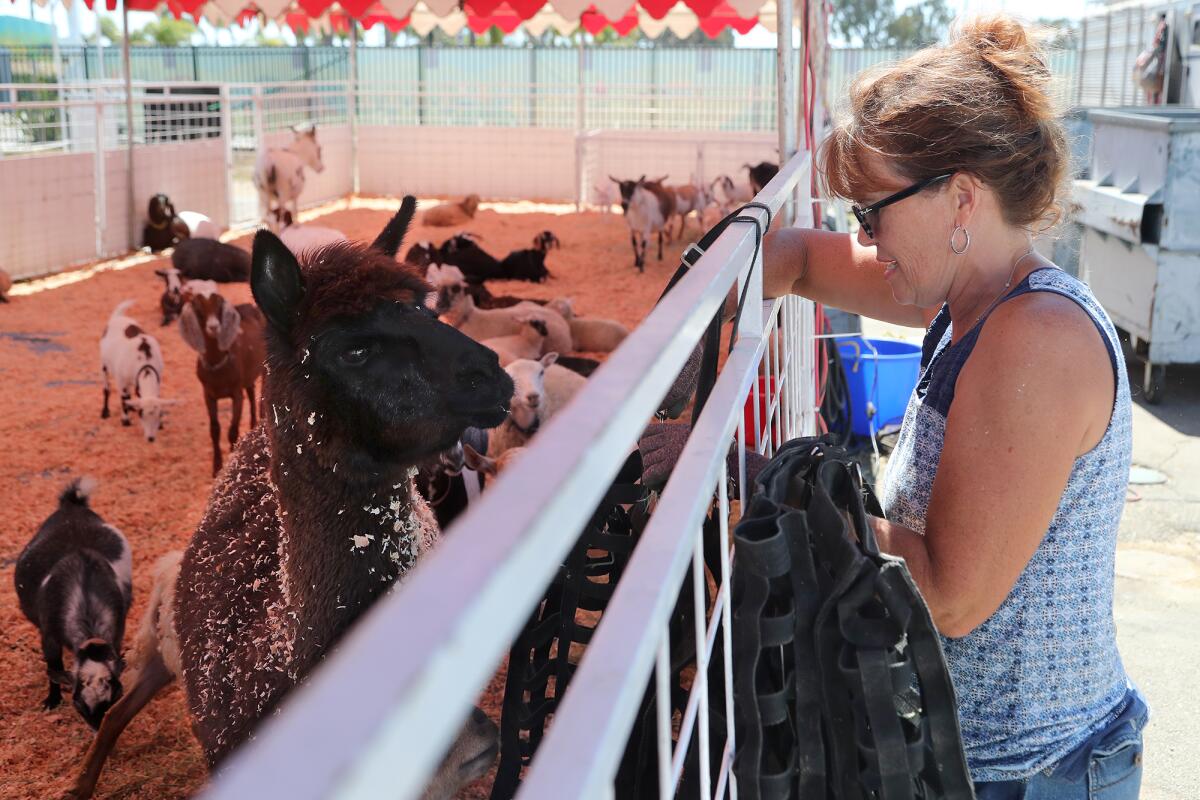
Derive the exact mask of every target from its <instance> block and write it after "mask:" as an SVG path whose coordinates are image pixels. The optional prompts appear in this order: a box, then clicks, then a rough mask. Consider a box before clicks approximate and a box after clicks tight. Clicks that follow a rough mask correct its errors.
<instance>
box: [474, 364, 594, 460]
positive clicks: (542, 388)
mask: <svg viewBox="0 0 1200 800" xmlns="http://www.w3.org/2000/svg"><path fill="white" fill-rule="evenodd" d="M557 360H558V353H547V354H546V355H544V356H542V357H541V358H540V359H539V360H537V361H534V360H532V359H528V358H520V359H517V360H516V361H513V362H512V363H511V364H509V365H508V366H506V367H505V368H504V371H505V372H507V373H508V376H509V377H510V378H512V380H513V396H512V402H511V404H510V405H509V412H508V418H507V419H506V420H504V422H502V423H501V424H500V426H499V427H498V428H494V429H493V430H491V431H490V432H489V434H488V451H487V454H488V455H489V456H491V457H492V458H498V457H499V456H500V455H501V454H503V453H504V452H505V451H506V450H510V449H512V448H514V447H522V446H524V445H525V443H526V442H528V441H529V439H530V437H531V436H533V435H534V434H535V433H537V432H538V429H539V428H540V427H541V425H542V423H543V422H545V421H546V420H548V419H550V418H551V417H552V416H554V414H555V413H556V412H558V411H559V409H561V408H563V407H564V406H565V405H566V404H567V403H568V402H569V401H570V399H571V398H572V397H574V396H575V393H576V392H578V391H579V390H580V389H581V388H582V387H583V385H584V384H585V383H587V379H586V378H584V377H583V376H582V375H580V374H579V373H577V372H572V371H571V370H569V369H567V368H566V367H560V366H558V365H557V364H555V363H554V362H555V361H557Z"/></svg>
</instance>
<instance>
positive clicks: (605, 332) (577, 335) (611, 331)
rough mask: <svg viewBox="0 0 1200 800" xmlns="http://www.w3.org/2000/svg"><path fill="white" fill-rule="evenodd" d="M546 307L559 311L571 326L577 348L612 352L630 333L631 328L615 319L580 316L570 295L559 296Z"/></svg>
mask: <svg viewBox="0 0 1200 800" xmlns="http://www.w3.org/2000/svg"><path fill="white" fill-rule="evenodd" d="M546 308H549V309H553V310H554V311H557V312H558V313H559V314H561V315H562V317H563V319H565V320H566V321H567V324H568V325H570V326H571V340H572V341H573V342H574V343H575V349H576V350H583V351H586V352H589V353H611V352H612V351H613V350H616V349H617V347H619V346H620V344H621V342H623V341H625V337H626V336H628V335H629V329H628V328H626V327H625V326H624V325H622V324H621V323H619V322H616V321H614V320H611V319H593V318H591V317H580V316H578V315H577V314H576V313H575V304H574V303H573V302H572V301H571V298H569V297H557V298H555V299H553V300H551V301H550V302H549V303H546Z"/></svg>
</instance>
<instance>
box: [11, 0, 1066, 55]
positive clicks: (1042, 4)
mask: <svg viewBox="0 0 1200 800" xmlns="http://www.w3.org/2000/svg"><path fill="white" fill-rule="evenodd" d="M32 2H33V0H15V2H14V0H0V16H20V17H24V18H26V19H29V11H30V5H31V4H32ZM75 2H76V4H77V5H78V6H79V9H80V11H79V14H78V18H79V25H80V30H81V32H82V34H83V35H85V36H86V35H88V34H90V33H91V32H92V31H93V30H94V29H95V25H96V23H95V19H96V17H95V14H93V13H92V12H91V11H90V10H89V9H88V8H87V7H86V6H84V5H83V4H82V2H81V0H75ZM834 2H835V3H836V2H837V0H834ZM915 2H918V0H897V7H898V8H900V9H901V10H903V9H904V8H907V7H908V6H910V5H913V4H914V3H915ZM947 5H948V6H950V8H951V9H953V10H954V11H955V12H956V13H958V14H963V13H966V14H975V13H983V12H988V11H1008V12H1011V13H1013V14H1016V15H1018V16H1022V17H1026V18H1028V19H1036V18H1038V17H1073V18H1078V17H1081V16H1082V15H1083V12H1084V8H1085V6H1086V0H947ZM33 13H34V19H36V20H38V21H39V22H49V21H50V18H51V11H50V9H49V8H37V7H35V8H34V12H33ZM53 13H54V20H55V22H56V23H57V25H58V28H59V35H60V36H62V37H63V39H64V40H65V39H66V38H67V36H68V34H69V26H68V20H67V17H68V12H67V11H66V10H65V9H64V8H62V7H61V5H59V4H57V3H56V4H55V10H54V12H53ZM114 16H115V17H116V19H117V22H118V24H120V12H119V11H118V12H115V13H114ZM129 18H130V26H131V27H132V28H133V29H134V30H137V29H138V28H140V27H141V26H143V25H145V24H146V23H147V22H149V21H150V20H151V19H153V15H152V14H148V13H143V12H136V11H135V12H132V13H130V15H129ZM201 29H202V31H203V32H204V33H205V35H206V38H208V40H209V41H210V42H212V43H220V44H231V43H232V42H230V41H229V40H228V36H229V34H221V35H220V39H219V40H218V39H217V36H218V34H217V32H216V31H215V30H214V29H212V28H211V27H210V26H208V25H207V23H204V24H202V26H201ZM268 33H269V34H270V33H272V31H271V29H270V28H269V29H268ZM382 37H383V34H382V28H381V27H379V26H377V27H376V28H375V29H374V30H372V31H368V33H367V37H366V43H367V44H371V43H374V41H375V40H376V39H378V40H379V41H382ZM734 38H735V40H736V45H737V46H739V47H772V46H774V44H775V34H773V33H771V32H769V31H767V30H766V29H764V28H761V27H757V28H755V29H754V30H752V31H751V32H750V33H749V34H747V35H745V36H740V35H737V34H734Z"/></svg>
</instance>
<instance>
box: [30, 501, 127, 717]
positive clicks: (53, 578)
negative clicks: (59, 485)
mask: <svg viewBox="0 0 1200 800" xmlns="http://www.w3.org/2000/svg"><path fill="white" fill-rule="evenodd" d="M94 486H95V482H94V481H92V480H91V479H89V478H81V479H77V480H75V481H72V482H71V483H70V484H69V485H68V486H67V487H66V489H64V490H63V492H62V494H61V495H60V496H59V498H58V509H57V510H56V511H55V512H54V513H53V514H51V515H50V516H49V517H48V518H47V519H46V521H45V522H43V523H42V526H41V527H40V528H39V529H38V531H37V533H36V534H34V537H33V539H31V540H30V542H29V544H27V545H25V549H24V550H22V551H21V555H20V556H19V557H18V558H17V565H16V571H15V573H14V578H15V583H16V589H17V599H18V602H19V603H20V605H21V611H22V612H24V614H25V616H26V617H28V618H29V621H30V622H32V623H33V624H34V625H36V626H37V628H38V630H39V631H40V632H41V639H42V657H43V658H45V660H46V675H47V677H48V678H49V681H50V689H49V691H48V693H47V694H46V699H45V700H43V701H42V706H43V707H44V708H45V709H47V710H49V709H52V708H56V707H57V706H58V705H59V704H60V703H61V702H62V691H63V689H64V688H66V689H69V690H70V691H71V693H72V703H73V704H74V706H75V708H76V709H77V710H78V711H79V714H80V715H81V716H82V717H83V719H84V720H85V721H86V722H87V724H88V725H90V726H92V728H96V727H98V726H99V725H100V720H101V718H103V717H104V713H105V712H106V711H107V710H108V709H109V707H110V706H111V705H112V704H113V703H115V702H116V701H117V700H118V699H119V698H120V697H121V670H122V669H123V667H124V663H123V661H122V659H121V656H120V653H121V642H122V640H123V639H124V638H125V615H126V614H127V613H128V612H129V605H130V603H131V602H132V600H133V581H132V560H131V558H130V553H129V543H128V542H127V541H125V537H124V535H122V533H121V532H120V531H119V530H117V529H116V528H114V527H113V526H112V525H109V524H107V523H105V521H104V520H103V519H101V518H100V515H98V514H97V513H96V512H94V511H92V510H91V508H89V507H88V497H89V495H90V494H91V491H92V489H93V488H94ZM64 648H66V649H69V650H70V651H71V653H72V654H73V655H74V659H75V660H74V664H72V668H71V672H67V671H66V670H65V669H63V655H62V651H63V649H64Z"/></svg>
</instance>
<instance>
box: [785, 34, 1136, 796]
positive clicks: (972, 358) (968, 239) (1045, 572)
mask: <svg viewBox="0 0 1200 800" xmlns="http://www.w3.org/2000/svg"><path fill="white" fill-rule="evenodd" d="M1049 81H1050V73H1049V71H1048V69H1047V68H1046V65H1045V62H1044V61H1043V60H1042V58H1041V57H1040V55H1039V54H1038V51H1037V49H1036V47H1035V46H1034V45H1033V43H1032V42H1031V40H1030V37H1029V35H1028V33H1027V31H1026V30H1025V29H1024V28H1023V27H1022V26H1021V24H1020V23H1018V22H1016V21H1015V20H1013V19H1011V18H1007V17H992V18H988V19H981V20H976V21H974V22H972V23H968V24H967V25H965V26H963V27H962V29H961V30H960V31H959V32H958V33H957V35H956V36H955V37H954V39H953V41H951V43H950V44H949V45H947V46H945V47H936V48H929V49H926V50H923V51H921V52H919V53H917V54H916V55H914V56H912V57H911V58H909V59H908V60H906V61H904V62H902V63H900V64H897V65H895V66H892V67H889V68H886V69H882V70H880V71H877V72H874V73H873V74H870V75H868V76H866V77H864V78H862V79H860V80H859V81H858V82H857V84H856V85H855V87H854V89H853V90H852V93H851V98H850V101H851V116H850V118H849V119H848V120H846V121H845V122H843V123H842V124H840V125H839V126H838V127H837V128H836V129H835V130H834V131H833V133H832V135H831V136H830V138H829V139H828V140H827V142H826V143H825V145H824V146H823V148H822V150H821V153H820V156H819V161H820V168H821V173H822V176H823V178H824V180H825V182H826V184H827V186H828V188H829V189H830V191H831V192H832V193H833V194H835V195H838V196H841V197H845V198H848V199H850V200H852V201H855V202H856V205H855V207H854V210H855V213H856V215H857V217H858V219H859V220H860V228H859V232H858V237H857V239H858V240H857V242H853V241H851V240H850V239H849V238H848V237H847V236H844V235H839V234H834V233H824V232H819V231H801V230H786V231H782V232H780V233H777V234H775V235H774V236H773V237H771V238H770V239H769V243H768V244H767V245H766V249H765V251H764V253H765V256H766V259H767V264H766V267H765V271H764V275H765V276H766V278H767V280H768V281H769V282H770V285H769V286H768V287H767V292H768V294H772V293H773V294H775V295H778V294H782V293H784V292H793V293H796V294H800V295H804V296H806V297H810V298H812V299H814V300H816V301H818V302H822V303H827V304H829V305H833V306H836V307H838V308H844V309H846V310H849V311H853V312H857V313H859V314H863V315H865V316H869V317H874V318H876V319H881V320H886V321H889V322H894V323H897V324H901V325H921V326H928V332H927V334H926V337H925V343H924V347H923V355H922V365H923V370H922V374H921V379H920V384H919V386H918V388H917V390H916V392H914V395H913V397H912V399H911V401H910V403H909V407H908V410H907V413H906V414H905V419H904V423H903V426H902V428H901V431H900V436H899V440H898V442H897V446H896V449H895V451H894V453H893V455H892V458H891V461H890V462H889V464H888V471H887V479H886V483H885V485H884V486H883V490H882V497H883V502H884V509H885V513H886V515H887V519H886V520H883V519H881V520H877V525H876V529H877V532H878V535H879V542H880V546H881V548H882V549H883V550H884V551H885V552H888V553H891V554H894V555H897V556H901V557H903V558H904V559H905V561H906V562H907V563H908V567H909V570H910V571H911V572H912V574H913V577H914V579H915V580H916V582H917V584H918V586H919V587H920V589H921V592H922V594H923V595H924V597H925V600H926V602H927V603H928V604H929V608H930V611H931V612H932V613H933V617H934V621H935V623H936V624H937V626H938V629H939V630H940V631H941V633H942V634H943V636H944V640H943V646H944V649H945V653H946V658H947V661H948V663H949V666H950V669H951V674H952V676H953V679H954V685H955V690H956V692H957V694H958V712H959V720H960V723H961V725H962V731H963V740H964V744H965V746H966V752H967V760H968V764H969V765H970V768H971V774H972V777H973V779H974V780H975V782H976V791H977V794H978V795H979V797H980V798H981V800H986V799H988V798H1008V797H1027V798H1077V797H1078V798H1088V797H1098V796H1103V797H1105V798H1114V799H1115V798H1126V797H1129V798H1133V797H1136V796H1137V794H1138V787H1139V785H1140V781H1141V747H1142V744H1141V728H1142V726H1143V725H1144V724H1145V720H1146V716H1147V712H1146V709H1145V705H1144V704H1143V703H1142V702H1141V699H1140V697H1139V696H1138V694H1137V691H1136V690H1135V689H1134V688H1133V686H1132V684H1131V683H1130V681H1129V679H1128V677H1127V676H1126V674H1125V671H1124V668H1123V667H1122V664H1121V659H1120V656H1119V654H1118V653H1117V647H1116V633H1115V627H1114V624H1113V614H1112V595H1113V562H1114V558H1115V552H1116V537H1117V528H1118V526H1119V523H1120V517H1121V511H1122V508H1123V506H1124V500H1125V485H1126V480H1127V477H1128V474H1129V461H1130V451H1131V433H1130V400H1129V384H1128V380H1127V377H1126V374H1125V366H1124V361H1123V359H1122V357H1121V350H1120V343H1119V341H1118V339H1117V335H1116V331H1115V330H1114V328H1113V325H1112V322H1111V321H1110V320H1109V319H1108V316H1107V315H1106V314H1105V313H1104V310H1103V309H1102V308H1101V307H1100V305H1099V303H1097V302H1096V299H1095V298H1094V297H1093V296H1092V294H1091V292H1090V291H1089V290H1088V288H1087V287H1086V286H1084V285H1083V284H1082V283H1080V282H1079V281H1077V280H1075V279H1074V278H1071V277H1070V276H1068V275H1066V274H1065V273H1063V272H1062V271H1061V270H1058V269H1057V268H1055V267H1054V265H1053V264H1051V263H1049V262H1048V261H1046V259H1044V258H1043V257H1042V256H1040V255H1039V254H1037V253H1036V252H1034V250H1033V247H1032V244H1031V232H1032V231H1033V230H1035V229H1037V228H1038V226H1044V225H1045V224H1046V223H1048V222H1050V221H1052V220H1053V219H1054V217H1055V215H1056V213H1057V205H1058V198H1059V193H1060V191H1061V187H1062V184H1063V183H1064V178H1065V176H1066V174H1067V168H1068V158H1069V155H1068V148H1067V145H1066V141H1065V137H1064V134H1063V131H1062V129H1061V127H1060V126H1059V123H1058V121H1057V118H1056V114H1055V111H1054V109H1053V107H1052V103H1051V101H1050V99H1049V97H1048V96H1047V87H1048V85H1049ZM1101 789H1103V790H1104V791H1103V794H1102V795H1101V794H1100V790H1101Z"/></svg>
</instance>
